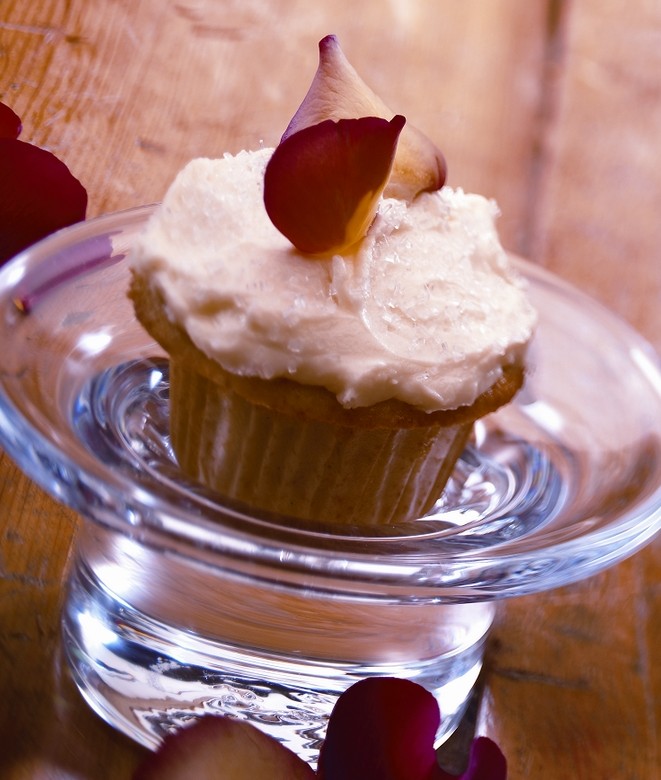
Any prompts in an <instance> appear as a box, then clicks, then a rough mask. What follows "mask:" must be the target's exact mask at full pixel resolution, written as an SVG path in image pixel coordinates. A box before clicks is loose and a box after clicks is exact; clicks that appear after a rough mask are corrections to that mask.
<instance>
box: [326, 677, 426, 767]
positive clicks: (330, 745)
mask: <svg viewBox="0 0 661 780" xmlns="http://www.w3.org/2000/svg"><path fill="white" fill-rule="evenodd" d="M440 721H441V717H440V712H439V709H438V704H437V702H436V699H435V698H434V697H433V696H432V694H431V693H429V692H428V691H427V690H425V689H424V688H423V687H422V686H420V685H418V684H417V683H414V682H411V681H410V680H400V679H396V678H392V677H377V678H368V679H366V680H362V681H361V682H358V683H356V684H355V685H353V686H352V687H351V688H349V689H348V690H347V691H345V693H343V694H342V696H340V698H339V699H338V701H337V703H336V705H335V708H334V710H333V712H332V714H331V717H330V720H329V723H328V729H327V732H326V740H325V742H324V744H323V746H322V748H321V753H320V756H319V769H318V775H319V778H320V779H321V780H431V779H432V778H434V777H435V776H436V771H437V769H438V764H437V760H436V753H435V751H434V738H435V736H436V731H437V729H438V726H439V724H440Z"/></svg>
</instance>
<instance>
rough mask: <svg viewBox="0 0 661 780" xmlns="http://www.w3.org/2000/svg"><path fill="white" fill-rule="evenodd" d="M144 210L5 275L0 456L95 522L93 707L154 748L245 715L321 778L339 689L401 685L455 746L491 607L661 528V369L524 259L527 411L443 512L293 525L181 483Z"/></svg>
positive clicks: (76, 618)
mask: <svg viewBox="0 0 661 780" xmlns="http://www.w3.org/2000/svg"><path fill="white" fill-rule="evenodd" d="M150 211H151V207H143V208H139V209H134V210H131V211H126V212H122V213H117V214H111V215H109V216H106V217H101V218H99V219H95V220H91V221H89V222H86V223H82V224H80V225H77V226H74V227H72V228H69V229H67V230H64V231H62V232H60V233H58V234H55V235H54V236H51V237H50V238H48V239H46V240H45V241H43V242H41V243H39V244H37V245H35V246H34V247H32V248H30V249H29V250H27V251H25V252H23V253H22V254H21V255H19V256H18V257H16V258H15V259H14V260H13V261H11V262H10V263H8V264H7V265H5V266H4V267H3V268H2V269H1V270H0V341H1V343H2V345H3V351H2V357H1V358H0V444H2V446H3V447H4V448H5V449H6V450H7V452H8V453H9V454H10V455H11V456H12V457H13V458H14V459H15V460H16V462H17V463H18V465H19V466H20V467H21V468H22V469H23V470H24V471H25V472H26V473H27V474H28V475H29V476H30V477H31V478H32V479H34V480H35V481H36V482H38V483H39V484H40V485H41V486H42V487H44V488H45V489H46V490H47V491H49V492H50V493H51V494H52V495H53V496H54V497H55V498H57V499H58V500H60V501H62V502H64V503H66V504H68V505H69V506H71V507H73V508H74V509H75V510H76V511H77V512H78V513H80V515H81V516H82V517H83V518H84V521H83V523H82V530H81V533H80V536H79V538H78V540H77V549H76V557H75V562H74V564H73V567H72V571H71V574H70V581H69V583H68V598H67V603H66V608H65V613H64V619H63V637H64V639H63V642H64V647H65V650H66V653H67V656H68V659H69V662H70V665H71V669H72V671H73V675H74V678H75V680H76V682H77V685H78V687H79V689H80V690H81V692H82V694H83V696H84V697H85V698H86V699H87V701H88V702H89V703H90V705H91V706H92V708H93V709H94V710H96V711H97V712H98V713H99V714H100V715H101V716H102V717H103V718H105V719H106V720H107V721H108V722H109V723H111V724H112V725H114V726H115V727H117V728H118V729H120V730H121V731H123V732H125V733H126V734H128V735H129V736H130V737H132V738H133V739H135V740H137V741H139V742H141V743H142V744H144V745H147V746H149V747H152V748H153V747H155V746H156V745H157V744H158V743H159V741H160V740H161V738H162V737H163V735H164V734H165V733H167V732H168V731H169V730H171V729H173V728H175V727H177V726H179V725H181V724H183V723H185V722H186V721H187V720H189V719H190V718H191V717H195V716H197V715H200V714H202V713H206V712H221V713H227V714H231V715H233V716H235V717H239V718H245V719H248V720H250V721H252V722H253V723H255V724H256V725H258V726H259V727H260V728H262V729H264V730H266V731H267V732H269V733H271V734H273V735H275V736H277V737H278V738H279V739H281V740H282V741H283V742H285V743H287V744H288V745H289V746H290V747H292V748H293V749H294V750H296V751H297V752H298V753H299V754H300V755H301V756H303V757H304V758H305V759H307V760H308V761H310V762H312V763H314V761H315V759H316V755H317V752H318V748H319V745H320V742H321V740H322V739H323V734H324V726H325V722H326V719H327V716H328V714H329V712H330V710H331V709H332V706H333V704H334V702H335V700H336V697H337V696H338V695H339V693H340V692H341V691H342V690H344V689H345V688H346V687H348V686H349V685H350V684H352V683H353V682H355V681H356V680H358V679H361V678H363V677H366V676H369V675H399V676H403V677H408V678H410V679H413V680H416V681H418V682H420V683H421V684H423V685H425V686H426V687H427V688H428V689H429V690H431V691H432V692H433V693H434V694H435V695H436V696H437V698H438V700H439V704H440V707H441V712H442V714H443V726H442V730H441V732H440V733H439V735H438V739H439V742H440V741H442V740H443V739H444V738H445V737H446V736H447V735H448V734H449V733H451V731H452V730H453V729H454V728H455V727H456V725H457V723H458V720H459V718H460V717H461V714H462V712H463V710H464V707H465V704H466V702H467V700H468V698H469V696H470V692H471V689H472V688H473V685H474V683H475V680H476V677H477V675H478V673H479V671H480V667H481V664H482V656H483V650H484V643H485V640H486V637H487V635H488V632H489V628H490V626H491V623H492V620H493V616H494V610H495V605H496V602H497V601H498V600H499V599H503V598H505V597H510V596H518V595H522V594H529V593H534V592H536V591H540V590H543V589H547V588H553V587H557V586H560V585H564V584H566V583H569V582H572V581H575V580H578V579H580V578H583V577H587V576H589V575H591V574H593V573H595V572H597V571H599V570H601V569H603V568H605V567H606V566H610V565H611V564H613V563H615V562H616V561H619V560H620V559H622V558H624V557H626V556H628V555H630V554H631V553H633V552H634V551H635V550H637V549H638V548H640V547H641V546H642V545H644V544H645V543H646V542H647V541H648V540H649V539H651V537H652V536H653V535H654V534H655V533H656V532H657V531H658V530H659V528H661V373H660V369H659V362H658V360H657V357H656V355H655V354H654V353H653V351H652V350H651V349H650V347H649V346H648V345H647V344H646V343H645V342H644V341H643V340H642V339H641V338H640V337H639V336H638V335H637V334H636V333H635V332H633V331H632V330H631V329H630V328H629V327H628V326H627V325H625V324H624V323H623V322H622V321H620V320H619V319H617V318H616V317H615V316H613V315H612V314H611V313H609V312H608V311H607V310H605V309H604V308H602V307H601V306H599V305H598V304H597V303H595V302H593V301H592V300H590V299H588V298H586V297H585V296H584V295H582V294H581V293H579V292H578V291H576V290H575V289H573V288H571V287H569V286H568V285H566V284H564V283H562V282H561V281H559V280H558V279H556V278H555V277H553V276H552V275H550V274H548V273H546V272H544V271H542V270H540V269H539V268H536V267H534V266H532V265H530V264H529V263H526V262H525V261H522V260H515V262H516V264H517V266H518V268H519V270H520V271H521V272H522V273H523V274H524V275H525V276H526V277H527V279H528V281H529V284H530V293H531V296H532V299H533V302H534V304H535V306H536V307H537V309H538V311H539V315H540V324H539V329H538V332H537V335H536V337H535V340H534V343H533V345H532V352H531V370H530V374H529V377H528V379H527V381H526V384H525V386H524V388H523V390H522V391H521V392H520V393H519V395H518V396H517V398H516V399H515V401H514V402H513V403H512V404H510V405H509V406H507V407H504V408H502V409H501V410H499V411H498V412H497V413H495V414H493V415H491V416H489V417H488V418H486V419H484V420H482V421H481V422H480V423H479V424H478V425H477V426H476V428H475V433H474V436H473V439H472V440H471V442H470V444H469V446H468V447H467V448H466V450H465V452H464V454H463V455H462V457H461V459H460V460H459V462H458V463H457V466H456V468H455V471H454V473H453V475H452V478H451V479H450V482H449V483H448V485H447V488H446V490H445V491H444V493H443V495H441V496H439V498H438V503H437V504H436V506H435V507H434V510H433V511H432V512H430V513H429V514H428V515H427V516H425V517H423V518H420V519H418V520H416V521H415V522H412V523H409V524H406V525H401V526H383V527H379V526H376V527H368V528H363V529H359V528H351V527H348V528H343V529H342V531H338V532H336V533H329V532H328V531H327V530H324V529H323V528H320V527H315V526H314V525H313V524H308V525H306V524H303V523H301V522H297V521H290V522H283V518H272V517H269V516H267V515H265V514H258V513H256V512H254V511H252V510H251V509H250V508H249V507H245V506H240V505H238V504H232V503H230V502H229V501H227V500H224V499H223V498H222V497H221V496H218V495H214V494H213V493H212V492H210V491H209V490H207V489H205V488H204V487H203V486H201V485H199V484H195V483H192V482H191V481H190V480H187V479H186V478H185V477H184V476H183V475H182V474H181V473H180V471H179V468H178V466H177V462H176V459H175V458H174V456H173V454H172V451H171V448H170V445H169V440H168V361H167V359H166V357H165V356H164V355H163V353H162V351H161V350H160V348H159V347H158V346H157V345H156V344H155V343H154V342H153V341H152V340H151V339H150V338H149V337H148V336H147V334H146V333H145V332H144V331H143V329H142V328H141V327H140V325H139V324H138V323H137V322H136V320H135V318H134V316H133V312H132V307H131V304H130V302H129V301H128V300H127V297H126V290H127V283H128V275H129V271H128V264H127V262H126V259H125V258H126V254H127V252H128V251H129V250H130V248H131V245H132V242H133V240H134V238H135V236H136V234H137V233H138V231H140V230H141V228H142V226H143V224H144V222H145V220H146V219H147V217H148V215H149V214H150Z"/></svg>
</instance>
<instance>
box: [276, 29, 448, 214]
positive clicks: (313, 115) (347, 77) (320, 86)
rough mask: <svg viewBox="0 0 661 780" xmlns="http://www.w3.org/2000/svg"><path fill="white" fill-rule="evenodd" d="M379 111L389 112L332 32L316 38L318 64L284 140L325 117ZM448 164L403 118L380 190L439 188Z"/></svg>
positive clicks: (402, 192)
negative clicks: (404, 123) (387, 178)
mask: <svg viewBox="0 0 661 780" xmlns="http://www.w3.org/2000/svg"><path fill="white" fill-rule="evenodd" d="M358 116H378V117H382V118H383V119H390V118H391V117H392V116H393V112H392V111H391V110H390V109H389V108H388V106H387V105H386V104H385V103H384V102H383V100H381V98H380V97H379V96H378V95H376V94H375V93H374V92H373V91H372V90H371V89H370V88H369V87H368V86H367V84H366V83H365V82H364V81H363V79H362V78H361V77H360V75H359V74H358V73H357V71H356V70H355V68H354V67H353V66H352V65H351V63H350V62H349V60H348V59H347V58H346V57H345V56H344V52H343V51H342V48H341V47H340V43H339V41H338V39H337V38H336V36H335V35H327V36H326V37H325V38H323V39H322V40H321V41H320V42H319V65H318V67H317V71H316V73H315V75H314V78H313V80H312V83H311V85H310V89H309V90H308V92H307V94H306V96H305V98H304V99H303V102H302V103H301V105H300V106H299V107H298V109H297V111H296V113H295V114H294V116H293V118H292V120H291V122H290V123H289V125H288V127H287V129H286V130H285V132H284V135H283V140H284V139H285V138H287V137H288V136H290V135H292V133H296V132H298V131H300V130H302V129H303V128H305V127H309V126H310V125H314V124H318V123H319V122H323V121H324V120H326V119H335V120H337V119H350V118H351V117H358ZM446 175H447V166H446V163H445V158H444V157H443V154H442V153H441V151H440V150H439V149H438V147H437V146H436V144H434V143H433V142H432V141H431V139H430V138H428V137H427V136H426V135H425V134H424V133H422V132H421V131H420V130H418V129H417V128H416V127H414V126H413V125H411V124H410V123H407V125H406V127H405V128H404V129H403V131H402V134H401V137H400V139H399V143H398V144H397V152H396V154H395V161H394V164H393V168H392V173H391V175H390V179H389V180H388V183H387V184H386V188H385V190H384V195H385V196H386V197H387V198H389V197H392V198H400V199H402V200H413V198H415V196H416V195H418V194H419V193H421V192H429V191H433V190H438V189H440V188H441V187H442V186H443V184H444V183H445V179H446Z"/></svg>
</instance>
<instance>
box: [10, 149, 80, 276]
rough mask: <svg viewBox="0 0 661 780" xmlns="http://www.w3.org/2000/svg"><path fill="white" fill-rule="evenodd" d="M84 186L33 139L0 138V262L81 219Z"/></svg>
mask: <svg viewBox="0 0 661 780" xmlns="http://www.w3.org/2000/svg"><path fill="white" fill-rule="evenodd" d="M86 210H87V192H86V191H85V188H84V187H83V186H82V185H81V183H80V182H79V181H78V180H77V179H76V178H75V177H74V176H73V175H72V174H71V172H70V171H69V169H68V168H67V166H66V165H65V164H64V163H63V162H61V161H60V160H58V159H57V157H55V156H54V155H53V154H51V153H50V152H47V151H45V150H44V149H40V148H39V147H37V146H33V145H32V144H28V143H24V142H23V141H18V140H15V139H14V138H0V262H4V261H5V260H8V259H9V258H10V257H13V256H14V255H15V254H16V253H17V252H19V251H20V250H22V249H25V248H26V247H27V246H29V245H30V244H33V243H35V242H36V241H38V240H39V239H41V238H43V237H44V236H47V235H48V234H49V233H52V232H54V231H55V230H59V229H60V228H63V227H66V226H67V225H71V224H73V223H74V222H79V221H81V220H83V219H85V212H86Z"/></svg>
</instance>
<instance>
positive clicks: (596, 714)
mask: <svg viewBox="0 0 661 780" xmlns="http://www.w3.org/2000/svg"><path fill="white" fill-rule="evenodd" d="M329 32H335V33H336V34H338V36H339V37H340V40H341V42H342V44H343V47H344V49H345V51H346V52H347V53H348V54H349V56H350V58H351V60H352V61H353V63H354V64H355V66H356V67H357V69H358V70H359V71H360V72H361V73H362V75H363V76H364V78H365V80H366V81H367V82H368V83H369V84H370V85H371V86H372V87H373V88H374V89H375V90H376V91H377V92H379V93H380V94H381V95H382V97H383V98H384V99H385V100H386V102H387V103H388V104H389V105H390V106H391V107H392V108H393V109H394V110H397V111H398V112H400V113H404V114H405V115H406V116H407V117H409V119H410V121H412V122H414V123H415V124H416V125H417V126H419V127H420V128H421V129H423V130H425V131H426V132H427V133H428V134H429V135H430V136H432V137H433V138H434V139H435V140H436V141H437V143H439V145H441V147H442V148H443V150H444V152H445V154H446V156H447V158H448V160H449V165H450V176H449V180H450V183H451V184H453V185H455V186H462V187H464V188H465V189H467V190H476V191H480V192H483V193H485V194H487V195H489V196H492V197H495V198H496V199H497V200H498V202H499V204H500V206H501V210H502V213H503V216H502V218H501V223H500V227H501V233H502V236H503V240H504V243H505V244H506V245H507V246H508V247H509V248H511V249H513V250H515V251H518V252H520V253H522V254H525V255H528V256H529V257H531V258H532V259H533V260H534V261H535V262H538V263H540V264H543V265H545V266H547V267H548V268H550V269H551V270H553V271H555V272H557V273H559V274H560V275H562V276H563V277H565V278H567V279H568V280H570V281H572V282H573V283H575V284H577V285H579V286H580V287H582V288H583V289H585V290H586V291H588V292H589V293H590V294H592V295H594V296H595V297H596V298H598V299H599V300H601V301H603V302H604V303H605V304H606V305H607V306H609V307H610V308H612V309H614V310H615V311H617V312H618V313H619V314H621V315H622V316H623V317H624V318H625V319H627V320H629V321H630V322H631V323H632V324H633V325H634V326H635V327H636V328H638V329H639V330H640V331H641V332H642V333H643V335H645V336H646V337H647V338H648V339H649V340H650V341H651V342H652V343H653V344H654V346H655V347H656V348H661V336H660V335H659V334H661V307H660V306H659V305H658V301H659V299H660V292H661V291H660V287H661V264H660V263H659V262H658V260H659V246H661V235H660V232H661V221H660V220H659V218H658V213H659V209H660V208H661V144H659V141H658V139H659V137H661V100H660V99H659V98H660V92H661V81H660V80H659V73H661V46H659V42H660V41H661V6H659V4H658V3H657V2H655V1H654V0H635V2H631V3H624V2H622V1H621V0H599V1H598V0H582V2H571V0H540V2H536V3H530V2H525V0H499V2H498V3H487V2H484V1H483V0H462V2H454V3H453V2H446V3H434V2H423V0H410V1H408V2H407V1H406V0H388V1H387V2H386V0H364V2H362V3H356V2H354V0H335V1H334V2H322V3H310V2H307V1H306V0H270V1H269V0H224V2H222V3H220V2H214V1H213V0H181V1H180V2H173V1H172V0H166V1H165V2H163V1H162V0H141V2H135V1H134V0H110V1H109V0H31V1H30V2H25V0H0V100H2V101H3V102H6V103H8V104H9V105H10V106H12V107H13V108H14V110H15V111H16V112H17V113H19V114H20V115H21V117H22V118H23V123H24V131H23V135H22V138H23V140H27V141H32V142H33V143H36V144H38V145H40V146H43V147H46V148H49V149H51V150H52V151H53V152H54V153H56V154H57V155H58V156H60V157H61V158H62V159H64V160H65V161H66V162H67V163H68V165H69V166H70V168H71V169H72V170H73V172H74V173H75V174H76V175H77V176H78V178H80V180H81V181H83V183H84V184H85V186H86V187H87V189H88V192H89V196H90V206H89V216H95V215H97V214H101V213H105V212H109V211H115V210H118V209H123V208H130V207H132V206H135V205H139V204H142V203H147V202H151V201H156V200H158V199H160V197H161V196H162V194H163V192H164V190H165V188H166V187H167V185H168V183H169V182H170V180H171V179H172V177H173V176H174V175H175V173H176V172H177V170H178V169H179V168H180V167H181V166H182V165H183V164H184V163H185V162H186V161H187V160H188V159H189V158H191V157H193V156H197V155H206V156H217V155H220V154H222V153H223V152H224V151H230V152H234V151H237V150H238V149H240V148H251V147H252V148H254V147H256V146H257V145H259V144H262V143H263V144H268V145H270V144H274V143H276V142H277V139H278V137H279V135H280V133H281V132H282V130H283V129H284V127H285V126H286V124H287V121H288V119H289V117H290V116H291V114H292V113H293V111H294V110H295V108H296V107H297V105H298V103H299V102H300V100H301V98H302V96H303V94H304V93H305V91H306V89H307V86H308V83H309V80H310V78H311V76H312V74H313V72H314V69H315V67H316V59H317V53H316V44H317V41H318V40H319V39H320V38H321V37H322V36H323V35H325V34H327V33H329ZM0 359H1V358H0ZM77 523H78V521H77V519H76V518H75V516H74V515H73V513H72V512H70V511H69V510H67V509H66V508H64V507H62V506H60V505H59V504H57V503H56V502H55V501H54V500H53V499H51V498H50V497H48V496H47V495H46V494H45V493H44V492H43V491H42V490H41V489H39V488H38V487H36V486H35V485H33V484H32V483H31V482H30V481H29V480H28V479H27V478H26V477H24V476H23V475H22V474H21V472H20V471H19V470H18V469H17V467H16V466H15V465H14V464H13V463H12V462H11V461H10V460H9V458H8V457H7V456H4V455H0V575H1V579H0V699H1V701H2V704H0V734H2V735H3V748H2V750H0V777H3V778H5V777H6V778H21V779H22V778H93V779H94V780H96V779H98V778H122V777H128V776H129V775H130V770H131V767H132V766H133V765H134V764H135V762H136V761H137V760H138V758H139V756H140V755H141V751H140V749H138V748H135V747H134V746H132V745H131V744H129V742H128V741H127V740H124V739H123V738H122V737H120V736H119V735H117V734H116V733H115V732H113V731H112V730H111V729H110V728H108V727H106V726H105V724H103V723H102V722H101V721H100V720H99V719H98V718H96V716H94V715H92V714H91V712H90V711H89V710H88V709H87V707H86V705H85V704H84V703H83V702H82V700H81V699H80V697H79V696H78V694H77V692H76V691H75V690H74V688H73V685H72V683H71V681H70V680H69V679H68V676H67V674H66V670H65V669H64V667H63V666H62V664H61V661H60V659H59V655H58V648H59V640H58V631H59V628H58V626H59V616H60V610H61V606H62V600H63V593H64V590H63V583H64V581H65V579H66V568H67V565H68V561H69V557H70V555H71V550H72V544H73V541H74V539H75V534H76V529H77ZM660 583H661V544H660V543H659V542H655V543H653V544H652V545H650V546H649V547H648V548H647V549H646V550H645V551H643V552H641V553H639V554H638V555H636V556H635V557H634V558H632V559H631V560H630V561H627V562H626V563H624V564H621V565H619V566H617V567H615V568H614V569H612V570H610V571H608V572H605V573H603V574H601V575H598V576H596V577H594V578H592V579H590V580H587V581H586V582H583V583H579V584H577V585H575V586H572V587H569V588H564V589H560V590H557V591H553V592H550V593H547V594H540V595H538V596H534V597H526V598H521V599H517V600H514V601H511V602H508V603H507V604H505V605H503V608H502V610H501V615H500V618H499V621H498V625H497V628H496V631H495V632H494V640H493V643H492V646H491V648H490V652H489V658H488V664H487V668H486V670H485V674H484V676H483V683H482V698H481V701H480V704H479V708H478V713H477V725H478V728H479V730H481V731H482V732H483V733H488V734H490V735H492V736H494V737H495V738H496V739H498V741H499V742H500V743H501V744H502V745H503V747H504V749H505V752H506V754H507V756H508V759H509V763H510V770H511V771H510V777H511V778H513V779H514V780H516V779H517V778H527V777H534V778H535V779H536V780H545V779H546V778H564V777H567V776H571V777H576V778H579V777H585V778H588V777H590V778H602V777H604V778H605V777H608V778H611V779H613V780H620V779H621V780H625V779H627V780H629V779H634V778H635V779H636V780H649V779H651V780H654V778H657V777H660V776H661V775H660V774H659V765H661V749H660V745H661V670H660V667H659V664H658V663H656V656H657V654H658V651H659V648H660V647H661V585H660Z"/></svg>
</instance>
